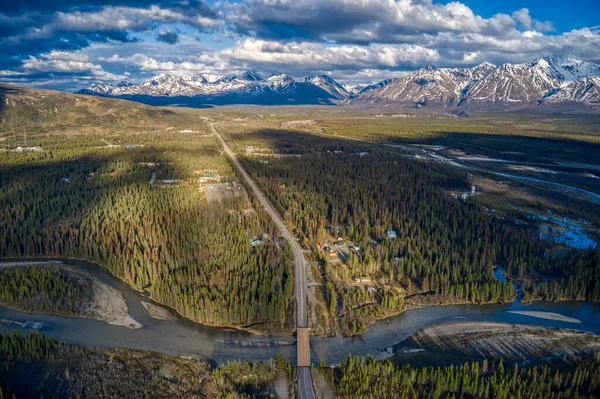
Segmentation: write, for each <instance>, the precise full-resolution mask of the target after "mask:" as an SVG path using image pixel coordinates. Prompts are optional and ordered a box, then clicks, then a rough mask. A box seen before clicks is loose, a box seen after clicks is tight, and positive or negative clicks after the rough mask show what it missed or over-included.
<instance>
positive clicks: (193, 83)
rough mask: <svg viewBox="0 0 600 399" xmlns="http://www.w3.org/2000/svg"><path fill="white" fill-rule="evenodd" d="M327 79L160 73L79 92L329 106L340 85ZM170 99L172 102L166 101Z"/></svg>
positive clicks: (180, 100)
mask: <svg viewBox="0 0 600 399" xmlns="http://www.w3.org/2000/svg"><path fill="white" fill-rule="evenodd" d="M326 78H327V79H325V78H322V79H319V80H318V83H323V88H322V87H320V86H317V85H315V84H313V83H310V82H304V81H302V82H296V81H295V80H294V79H293V78H292V77H290V76H289V75H286V74H284V73H277V74H272V75H270V76H269V77H267V78H266V79H265V78H263V77H262V75H261V74H260V73H258V72H256V71H246V72H244V73H242V74H241V75H239V76H238V75H236V74H227V75H224V76H221V77H219V78H217V79H212V81H209V80H208V79H206V77H205V76H173V75H169V74H160V75H158V76H155V77H153V78H151V79H149V80H147V81H145V82H142V83H140V84H131V83H129V82H126V83H125V84H122V83H121V84H118V85H105V84H96V85H91V86H90V87H88V88H87V89H84V90H81V91H80V93H84V94H95V95H102V96H113V97H123V98H128V99H132V100H139V101H144V102H148V103H158V104H168V103H170V102H174V103H194V104H202V103H211V102H216V103H219V104H237V103H241V104H249V103H250V104H252V103H256V104H280V103H281V104H290V103H291V104H294V103H297V104H330V103H332V101H335V100H338V99H339V98H340V95H339V94H338V93H336V92H335V91H334V90H333V89H334V88H337V87H338V86H339V87H341V86H340V85H339V84H338V83H337V82H335V81H334V80H333V79H331V78H328V77H326ZM325 83H327V84H325ZM329 90H331V91H332V92H330V91H329ZM342 90H343V88H342ZM169 97H171V98H173V100H171V101H169V100H167V98H169ZM186 97H188V98H193V101H192V100H186V99H185V98H186ZM153 98H154V100H152V99H153Z"/></svg>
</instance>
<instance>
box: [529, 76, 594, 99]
mask: <svg viewBox="0 0 600 399" xmlns="http://www.w3.org/2000/svg"><path fill="white" fill-rule="evenodd" d="M560 103H584V104H587V105H595V106H600V76H592V77H589V78H583V79H579V80H575V81H573V82H570V83H569V84H567V85H564V86H562V87H560V88H558V89H554V90H551V91H549V92H548V93H546V94H545V95H544V97H542V99H541V100H540V104H560Z"/></svg>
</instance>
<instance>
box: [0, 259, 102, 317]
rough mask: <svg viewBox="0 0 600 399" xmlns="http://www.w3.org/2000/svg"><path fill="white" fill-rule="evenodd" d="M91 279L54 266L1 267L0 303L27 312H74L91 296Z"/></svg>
mask: <svg viewBox="0 0 600 399" xmlns="http://www.w3.org/2000/svg"><path fill="white" fill-rule="evenodd" d="M92 295H93V294H92V285H91V281H90V280H89V279H87V278H86V277H84V276H80V275H75V274H74V273H70V272H67V271H64V270H59V269H56V268H53V267H43V266H27V267H8V268H4V269H0V302H5V303H8V304H10V305H14V306H16V307H18V308H19V309H24V310H26V311H28V312H51V313H55V314H63V315H77V314H80V313H81V312H82V311H84V308H85V306H86V305H87V304H89V303H90V301H91V299H92Z"/></svg>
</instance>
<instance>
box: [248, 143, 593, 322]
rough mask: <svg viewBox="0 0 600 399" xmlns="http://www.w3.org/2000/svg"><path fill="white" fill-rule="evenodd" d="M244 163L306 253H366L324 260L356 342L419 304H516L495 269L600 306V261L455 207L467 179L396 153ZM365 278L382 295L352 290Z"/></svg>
mask: <svg viewBox="0 0 600 399" xmlns="http://www.w3.org/2000/svg"><path fill="white" fill-rule="evenodd" d="M243 162H244V164H245V165H246V167H247V168H248V169H249V170H250V171H251V174H253V176H255V178H256V180H257V182H258V183H259V184H260V186H261V187H262V188H263V189H264V191H265V192H266V193H268V195H269V197H270V200H271V201H272V202H273V203H274V204H275V205H276V206H277V208H278V210H279V211H280V212H281V214H282V215H284V216H285V218H286V219H287V220H289V221H290V222H291V223H293V224H294V225H295V226H297V228H298V230H299V232H300V233H301V235H303V236H304V240H305V243H306V244H307V245H310V246H312V247H313V248H315V250H316V248H317V244H318V243H321V242H324V241H327V240H335V239H336V238H335V237H337V236H339V237H348V238H349V240H351V241H352V242H354V243H356V244H357V245H358V246H359V247H360V249H361V250H360V251H359V252H357V251H351V252H350V253H349V256H348V259H347V260H346V261H345V262H343V263H332V262H329V260H328V259H329V258H328V257H327V256H325V255H323V254H322V253H321V252H320V251H318V250H316V252H317V253H319V254H320V255H319V257H320V259H321V271H322V274H323V277H324V280H325V284H324V287H325V289H324V295H323V296H324V298H325V300H326V301H327V303H328V307H329V311H330V312H331V313H337V314H338V315H340V316H341V318H342V329H343V332H344V333H346V334H353V333H356V332H360V331H362V330H363V329H364V328H365V327H366V326H368V324H369V323H370V322H372V321H373V320H374V319H377V318H381V317H385V316H386V315H389V314H394V313H398V312H399V311H401V310H402V309H404V308H407V307H409V306H418V305H421V304H440V303H451V302H452V303H460V302H473V303H488V302H505V301H509V300H513V299H514V297H515V295H516V292H515V291H514V289H513V287H512V286H511V284H505V283H502V282H500V281H498V280H497V279H496V278H494V276H493V269H494V268H495V267H497V266H502V267H504V269H505V271H506V274H507V275H508V276H510V278H511V279H513V281H518V282H521V283H524V284H525V291H526V295H527V298H534V299H535V298H541V299H545V300H561V299H577V300H584V299H586V300H591V301H598V300H600V255H599V254H598V252H597V251H595V250H576V249H569V248H566V247H560V246H557V245H555V244H553V243H551V242H548V241H543V240H541V239H539V238H538V237H537V236H536V234H535V231H536V228H535V226H534V225H533V223H528V222H526V221H523V220H515V219H514V218H513V217H511V216H510V215H494V214H493V213H491V212H489V211H487V210H485V209H483V208H481V207H478V206H477V205H475V204H472V203H469V202H463V201H460V200H457V199H455V198H452V197H451V196H450V195H449V191H450V190H458V191H461V190H462V191H465V190H468V189H469V187H470V186H469V182H468V178H467V174H466V173H465V172H464V171H461V170H460V169H456V168H454V169H453V168H450V167H446V166H444V165H440V164H432V163H421V162H416V161H414V160H410V159H406V158H405V157H402V156H400V155H398V154H396V153H392V152H386V151H375V152H372V153H368V154H363V155H362V156H360V155H359V154H357V153H354V154H352V153H351V154H349V153H342V154H334V153H329V154H322V155H313V156H303V157H298V158H285V159H281V158H271V159H269V161H262V160H259V159H257V158H255V157H254V158H253V157H246V158H244V159H243ZM332 226H333V228H334V229H338V228H339V232H338V231H337V230H336V231H335V233H332ZM392 230H393V231H395V232H396V235H397V236H396V238H387V237H386V232H387V231H392ZM330 233H331V234H330ZM359 278H361V279H364V280H366V281H373V282H374V283H375V284H377V286H378V287H379V290H378V292H377V293H374V292H370V291H369V290H367V289H366V287H365V286H364V284H363V285H359V284H354V280H355V279H359Z"/></svg>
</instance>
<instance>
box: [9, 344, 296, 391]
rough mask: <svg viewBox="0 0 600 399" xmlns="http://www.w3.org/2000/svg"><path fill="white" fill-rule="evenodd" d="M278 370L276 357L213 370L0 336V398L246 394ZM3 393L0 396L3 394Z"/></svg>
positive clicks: (149, 355)
mask: <svg viewBox="0 0 600 399" xmlns="http://www.w3.org/2000/svg"><path fill="white" fill-rule="evenodd" d="M279 372H284V373H287V374H288V376H290V375H291V367H290V365H289V363H288V362H287V360H285V359H283V357H282V356H279V357H278V358H277V359H273V360H272V361H269V362H267V363H266V364H264V363H246V362H232V363H228V364H226V365H223V366H221V367H219V368H215V369H213V370H211V369H210V367H209V365H208V364H207V363H206V362H204V361H200V360H194V359H181V358H179V357H172V356H167V355H161V354H159V353H155V352H142V351H133V350H125V349H93V348H80V347H75V346H72V345H68V344H63V343H60V342H58V341H55V340H53V339H50V338H47V337H46V336H45V335H40V334H28V335H25V336H22V335H19V334H9V335H0V398H2V399H3V398H12V397H13V395H12V393H15V394H16V396H17V397H48V398H78V397H81V398H100V397H110V398H141V397H144V398H179V397H184V398H214V399H217V398H219V399H223V398H231V399H234V398H251V397H256V395H257V394H258V393H259V392H261V391H264V389H265V387H267V386H268V385H269V384H271V383H272V382H273V381H274V380H275V378H276V377H277V374H278V373H279ZM3 395H4V396H3Z"/></svg>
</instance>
